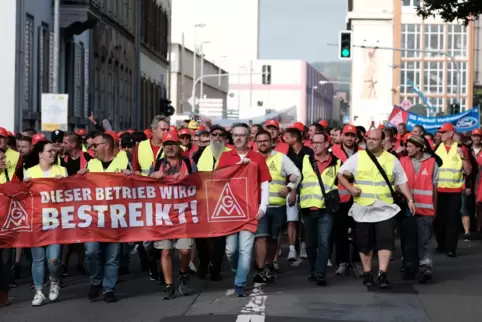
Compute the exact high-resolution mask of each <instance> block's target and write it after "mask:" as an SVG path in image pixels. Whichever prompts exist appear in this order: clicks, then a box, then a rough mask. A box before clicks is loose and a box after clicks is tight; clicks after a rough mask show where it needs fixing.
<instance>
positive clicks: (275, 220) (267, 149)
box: [253, 130, 301, 283]
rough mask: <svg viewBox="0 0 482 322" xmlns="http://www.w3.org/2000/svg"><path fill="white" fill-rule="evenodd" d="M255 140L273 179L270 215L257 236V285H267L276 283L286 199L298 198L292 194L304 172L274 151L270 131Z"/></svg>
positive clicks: (270, 188)
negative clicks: (271, 282) (276, 266)
mask: <svg viewBox="0 0 482 322" xmlns="http://www.w3.org/2000/svg"><path fill="white" fill-rule="evenodd" d="M255 141H256V145H257V147H258V152H259V153H260V154H261V155H262V156H263V157H264V158H265V159H266V164H267V165H268V169H269V173H270V175H271V178H272V180H271V182H270V185H269V206H268V209H267V211H266V215H265V216H263V218H261V220H260V221H259V222H258V230H257V231H256V236H255V237H256V239H255V247H256V268H257V272H256V274H255V275H254V278H253V279H254V282H256V283H266V282H267V281H271V280H273V278H274V277H275V274H276V272H275V267H274V259H275V255H276V251H277V246H278V243H277V239H278V236H279V235H280V233H281V230H282V228H283V222H284V216H285V214H286V198H287V197H288V196H289V198H291V200H290V201H289V202H290V203H292V204H293V203H294V202H295V198H296V196H295V195H291V194H290V192H291V191H292V190H296V188H297V187H298V184H299V183H300V181H301V173H300V170H298V168H297V167H296V165H295V164H294V163H293V161H291V160H290V158H288V157H287V156H286V155H284V154H282V153H280V152H277V151H275V150H273V149H272V145H271V143H272V139H271V136H270V134H269V133H268V132H267V131H265V130H262V131H259V132H258V133H257V134H256V137H255ZM288 179H289V180H288ZM286 182H288V184H286Z"/></svg>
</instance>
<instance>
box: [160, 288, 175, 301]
mask: <svg viewBox="0 0 482 322" xmlns="http://www.w3.org/2000/svg"><path fill="white" fill-rule="evenodd" d="M175 297H176V295H174V285H172V284H167V285H166V288H165V289H164V296H162V297H161V300H172V299H173V298H175Z"/></svg>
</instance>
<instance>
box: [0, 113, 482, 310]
mask: <svg viewBox="0 0 482 322" xmlns="http://www.w3.org/2000/svg"><path fill="white" fill-rule="evenodd" d="M481 139H482V131H480V130H478V129H477V130H474V131H473V132H472V133H469V134H462V133H457V132H456V130H455V128H454V127H453V125H452V124H450V123H447V124H444V125H443V126H442V127H441V128H440V129H439V130H438V131H437V132H436V134H435V135H432V134H430V133H426V132H425V130H424V128H423V127H422V126H419V125H417V126H415V127H413V129H411V132H408V131H407V129H406V126H405V124H399V125H398V127H396V128H394V127H384V126H380V127H378V128H374V127H372V128H370V129H369V130H368V131H366V129H365V128H363V127H361V126H354V125H349V124H348V125H345V126H343V127H342V128H336V127H334V128H330V127H329V126H328V122H327V121H325V120H322V121H320V122H319V123H314V124H311V125H309V126H308V127H307V126H305V125H304V124H302V123H301V122H295V123H293V124H292V125H291V126H289V127H287V128H286V129H283V128H281V127H280V124H279V123H278V121H276V120H268V121H267V122H266V123H265V124H254V125H248V124H244V123H237V124H233V125H232V126H231V127H230V128H225V127H222V126H219V125H212V124H209V122H206V123H205V124H201V123H200V122H198V121H195V120H192V121H186V122H185V124H184V125H183V126H181V127H176V126H174V125H171V124H170V122H169V119H168V118H165V117H163V116H156V117H155V118H154V119H153V120H152V124H151V126H150V128H149V129H146V130H145V131H135V130H128V131H125V132H120V133H115V132H113V131H105V130H104V129H103V128H102V127H101V126H100V125H97V124H96V129H95V130H94V131H91V132H89V133H87V132H86V131H85V130H84V129H77V130H76V131H74V132H68V133H66V132H63V131H61V130H56V131H53V132H52V133H51V135H50V138H49V139H48V138H47V137H46V136H45V135H44V134H42V133H37V132H36V131H35V129H24V130H23V131H22V132H21V133H12V132H9V131H7V130H6V129H4V128H0V184H5V183H7V182H9V181H13V180H18V181H29V180H32V179H36V178H62V177H67V176H74V175H84V174H86V173H88V172H101V173H102V172H118V171H121V172H123V173H124V174H125V175H128V176H136V175H137V176H149V177H152V178H155V179H158V180H161V181H162V180H164V179H166V178H177V177H179V176H181V175H188V174H190V173H192V172H196V171H213V170H215V169H216V168H221V167H228V166H232V165H235V164H243V163H253V164H255V165H256V167H257V170H258V181H259V186H260V191H261V198H260V202H259V210H258V213H257V220H258V228H257V231H256V233H254V234H253V233H251V232H249V231H240V232H238V233H235V234H232V235H228V236H222V237H209V238H208V237H206V238H196V239H191V238H182V239H177V240H160V241H139V242H138V243H133V244H127V243H99V242H89V243H84V244H75V245H59V244H53V245H48V246H46V247H36V248H31V249H21V248H17V249H8V248H3V249H1V250H0V260H1V262H0V306H5V305H7V304H8V303H9V302H8V291H9V289H10V288H11V287H15V286H16V279H17V278H19V277H20V275H21V273H22V264H23V263H25V262H26V261H29V262H30V264H31V276H32V280H33V283H32V289H33V290H34V297H33V300H32V305H33V306H40V305H43V304H45V303H47V302H54V301H56V300H57V299H58V298H59V294H60V291H61V287H62V278H63V277H66V276H68V275H69V274H72V272H69V270H68V267H69V260H70V258H71V257H72V255H77V265H76V270H77V272H76V273H77V274H81V275H87V276H88V278H89V281H90V288H89V290H88V294H87V297H88V298H89V299H90V300H95V299H97V298H98V297H100V296H103V298H104V300H105V301H106V302H108V303H109V302H116V301H117V298H116V296H115V287H116V284H117V282H118V278H119V275H122V274H128V273H129V263H130V261H129V257H130V256H131V254H133V253H137V254H138V255H139V257H140V263H141V270H142V271H144V272H148V274H149V277H150V279H151V280H154V281H158V282H159V283H162V284H163V285H165V290H164V293H163V295H162V299H164V300H170V299H173V298H175V296H176V294H180V295H187V294H189V292H190V289H189V277H190V274H192V273H195V274H197V276H198V278H200V279H205V278H207V277H208V276H209V278H210V279H211V280H212V281H214V282H216V281H219V280H221V279H222V278H223V276H222V274H221V273H222V265H223V261H224V255H225V254H226V257H227V259H228V263H229V265H230V268H231V271H232V272H233V274H234V290H235V294H236V295H237V296H239V297H242V296H245V288H246V286H247V284H248V275H249V273H250V270H251V269H252V267H254V275H253V281H254V282H257V283H269V282H274V281H275V280H276V279H277V278H278V277H279V273H280V267H279V264H278V262H279V258H280V256H283V252H282V248H281V237H282V236H283V234H284V233H285V232H287V241H288V252H287V254H285V256H286V257H287V260H288V261H296V260H298V258H301V259H307V261H308V264H309V265H308V266H309V276H308V279H309V281H311V282H313V283H316V284H317V285H320V286H325V285H327V273H326V272H327V268H328V267H331V266H333V265H335V266H336V270H335V274H336V275H338V276H345V275H348V274H349V273H351V272H353V273H354V274H355V275H356V276H359V277H361V278H362V279H363V285H364V286H366V287H372V286H374V285H375V284H377V285H378V287H380V288H387V287H389V286H390V283H389V281H388V278H387V271H388V268H389V265H390V261H391V257H392V252H393V251H394V249H395V236H396V234H398V235H399V236H400V240H401V250H402V255H403V261H402V266H401V268H400V270H401V272H402V273H403V274H404V277H405V278H407V279H417V280H418V281H419V282H421V283H427V282H430V281H431V279H432V274H433V273H432V270H433V262H432V253H433V251H432V249H431V247H430V241H431V238H432V235H433V232H434V233H435V237H436V242H437V246H438V247H437V249H436V251H438V252H442V253H445V254H447V256H449V257H456V254H457V243H458V239H459V233H460V231H461V229H463V232H464V239H465V240H470V239H472V238H474V233H472V231H474V232H475V233H480V232H481V228H482V220H480V218H481V217H482V216H475V214H477V215H478V214H481V211H482V207H479V206H478V204H477V200H478V198H477V195H478V189H479V179H480V178H479V172H478V168H479V165H482V155H481V150H482V144H481ZM474 217H476V219H477V220H475V224H473V221H472V220H471V219H472V218H474ZM174 250H177V252H174ZM375 252H376V254H377V258H378V270H377V271H376V274H375V277H376V278H375V277H374V276H373V274H372V259H373V257H374V253H375ZM174 260H179V270H180V271H179V274H178V281H179V282H176V284H177V286H175V280H176V281H177V279H176V278H175V277H174V272H173V261H174ZM47 285H49V291H48V293H47V294H45V293H44V288H45V287H46V286H47ZM47 298H48V300H47Z"/></svg>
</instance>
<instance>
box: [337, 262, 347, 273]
mask: <svg viewBox="0 0 482 322" xmlns="http://www.w3.org/2000/svg"><path fill="white" fill-rule="evenodd" d="M347 269H348V263H340V265H339V266H338V269H337V270H336V272H335V275H338V276H345V275H346V271H347Z"/></svg>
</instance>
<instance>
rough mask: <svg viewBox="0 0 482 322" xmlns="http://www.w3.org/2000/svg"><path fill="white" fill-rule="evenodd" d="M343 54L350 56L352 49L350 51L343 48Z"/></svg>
mask: <svg viewBox="0 0 482 322" xmlns="http://www.w3.org/2000/svg"><path fill="white" fill-rule="evenodd" d="M341 55H342V56H343V57H349V56H350V51H349V50H348V49H343V50H342V51H341Z"/></svg>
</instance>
